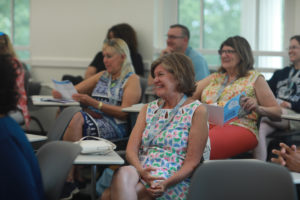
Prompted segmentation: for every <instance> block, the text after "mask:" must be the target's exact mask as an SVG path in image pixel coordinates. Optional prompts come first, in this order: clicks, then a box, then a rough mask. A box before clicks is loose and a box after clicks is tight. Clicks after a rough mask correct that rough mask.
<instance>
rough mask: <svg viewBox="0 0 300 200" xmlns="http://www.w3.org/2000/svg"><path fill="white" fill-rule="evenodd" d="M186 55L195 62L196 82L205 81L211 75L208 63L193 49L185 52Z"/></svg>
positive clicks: (190, 48)
mask: <svg viewBox="0 0 300 200" xmlns="http://www.w3.org/2000/svg"><path fill="white" fill-rule="evenodd" d="M185 55H186V56H188V57H189V58H190V59H191V60H192V62H193V65H194V71H195V81H199V80H201V79H204V78H205V77H207V76H208V75H209V70H208V66H207V62H206V60H205V59H204V58H203V56H202V55H201V54H200V53H199V52H197V51H195V50H194V49H192V47H188V48H187V49H186V50H185Z"/></svg>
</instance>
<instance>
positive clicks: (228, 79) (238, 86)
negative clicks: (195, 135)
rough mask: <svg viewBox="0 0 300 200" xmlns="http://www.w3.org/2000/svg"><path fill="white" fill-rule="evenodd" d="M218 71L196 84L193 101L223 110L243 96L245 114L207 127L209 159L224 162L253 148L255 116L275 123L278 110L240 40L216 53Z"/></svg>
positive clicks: (228, 42)
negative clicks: (219, 107)
mask: <svg viewBox="0 0 300 200" xmlns="http://www.w3.org/2000/svg"><path fill="white" fill-rule="evenodd" d="M219 54H220V58H221V63H222V64H221V67H220V68H219V70H218V72H216V73H213V74H211V75H210V76H209V77H207V78H205V79H203V80H201V81H199V82H198V83H197V90H196V92H195V94H194V97H195V98H197V99H200V100H201V101H202V102H203V103H207V104H218V105H219V106H224V105H225V104H226V103H227V102H228V101H229V100H230V99H232V98H233V97H235V96H237V95H238V94H240V93H242V92H245V94H246V96H245V97H242V98H241V107H242V109H243V110H244V111H245V112H244V113H246V114H244V115H243V116H238V117H235V118H233V119H232V120H230V121H228V122H226V123H225V124H224V125H223V126H219V125H214V124H211V125H210V126H209V128H210V129H209V137H210V140H211V154H210V159H225V158H229V157H232V156H235V155H237V154H239V153H243V152H247V151H249V150H251V149H253V148H254V147H255V146H256V145H257V142H258V140H257V137H258V135H257V134H258V130H257V120H258V115H261V116H267V117H270V118H272V119H279V117H280V115H281V110H280V108H279V106H278V104H277V103H276V100H275V98H274V95H273V93H272V91H271V90H270V88H269V86H268V84H267V82H266V81H265V79H264V78H263V76H262V75H261V74H260V73H259V72H257V71H255V70H254V69H253V64H254V59H253V55H252V51H251V47H250V45H249V43H248V41H247V40H246V39H244V38H243V37H240V36H234V37H229V38H228V39H227V40H225V41H224V42H223V43H222V44H221V46H220V49H219Z"/></svg>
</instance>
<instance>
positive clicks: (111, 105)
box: [53, 38, 141, 197]
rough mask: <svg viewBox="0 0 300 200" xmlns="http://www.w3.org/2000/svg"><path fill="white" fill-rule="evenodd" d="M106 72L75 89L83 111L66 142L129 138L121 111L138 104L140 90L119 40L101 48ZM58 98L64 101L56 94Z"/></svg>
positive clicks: (72, 121)
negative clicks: (87, 138)
mask: <svg viewBox="0 0 300 200" xmlns="http://www.w3.org/2000/svg"><path fill="white" fill-rule="evenodd" d="M102 52H103V57H104V58H103V62H104V64H105V67H106V70H105V71H101V72H99V73H97V74H95V75H94V76H92V77H90V78H88V79H86V80H84V81H83V82H81V83H79V84H78V85H76V86H75V88H76V90H77V92H78V94H74V95H73V99H74V100H76V101H78V102H80V103H81V105H83V106H84V109H83V110H82V111H80V112H78V113H76V114H75V115H74V117H73V118H72V120H71V122H70V124H69V126H68V128H67V130H66V132H65V134H64V136H63V140H66V141H77V140H79V139H80V138H82V137H83V136H98V137H101V138H106V139H110V138H122V137H124V136H125V135H126V134H127V131H126V130H127V121H126V118H127V114H126V113H125V112H122V108H124V107H128V106H131V105H133V104H136V103H138V102H139V100H140V97H141V88H140V82H139V77H138V76H137V75H136V74H135V73H134V69H133V66H132V64H131V59H130V53H129V49H128V46H127V44H126V43H125V42H124V41H123V40H122V39H118V38H114V39H111V40H105V41H104V44H103V48H102ZM53 96H54V97H55V98H59V97H61V95H60V94H59V93H58V92H57V91H55V90H54V91H53ZM73 181H74V180H73V173H72V172H71V173H70V176H69V178H68V180H67V182H68V183H69V184H68V185H71V186H70V188H71V189H69V191H68V192H65V193H66V194H68V195H66V196H64V197H67V196H69V195H70V194H72V193H74V191H75V189H76V188H75V187H74V184H72V182H73Z"/></svg>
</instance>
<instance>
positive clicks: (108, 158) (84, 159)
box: [74, 151, 124, 165]
mask: <svg viewBox="0 0 300 200" xmlns="http://www.w3.org/2000/svg"><path fill="white" fill-rule="evenodd" d="M74 164H80V165H93V164H95V165H100V164H101V165H122V164H124V160H123V159H122V158H121V157H120V156H119V154H117V153H116V152H115V151H112V152H110V153H107V154H104V155H100V154H80V155H78V156H77V158H76V159H75V161H74Z"/></svg>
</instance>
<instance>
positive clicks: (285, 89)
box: [268, 65, 300, 112]
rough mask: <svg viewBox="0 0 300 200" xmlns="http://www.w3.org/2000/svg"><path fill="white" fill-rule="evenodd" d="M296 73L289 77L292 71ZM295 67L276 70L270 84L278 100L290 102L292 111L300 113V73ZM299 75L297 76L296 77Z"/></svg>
mask: <svg viewBox="0 0 300 200" xmlns="http://www.w3.org/2000/svg"><path fill="white" fill-rule="evenodd" d="M292 69H294V73H293V74H291V76H290V77H289V74H290V71H291V70H292ZM298 71H299V70H296V69H295V68H294V66H293V65H292V66H288V67H285V68H283V69H281V70H276V71H275V72H274V74H273V76H272V78H271V79H270V80H269V81H268V84H269V86H270V88H271V90H272V91H273V93H274V95H275V97H276V98H279V99H282V100H284V101H287V102H290V103H291V105H292V110H294V111H296V112H300V72H299V73H298ZM296 74H297V76H296Z"/></svg>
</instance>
